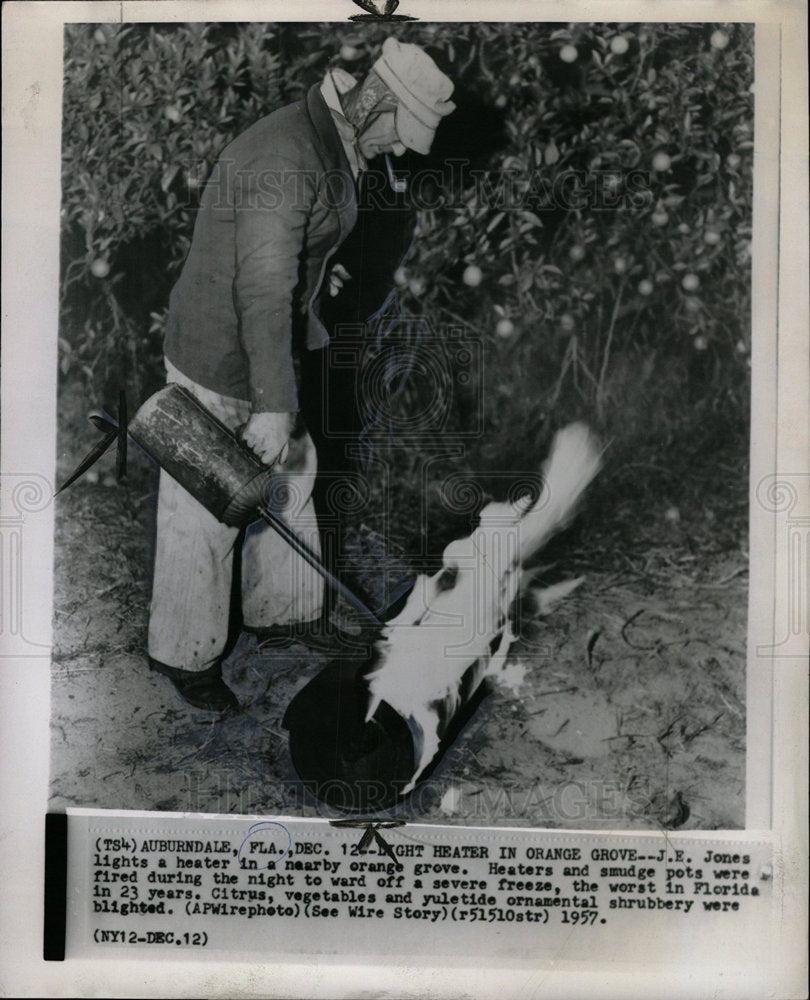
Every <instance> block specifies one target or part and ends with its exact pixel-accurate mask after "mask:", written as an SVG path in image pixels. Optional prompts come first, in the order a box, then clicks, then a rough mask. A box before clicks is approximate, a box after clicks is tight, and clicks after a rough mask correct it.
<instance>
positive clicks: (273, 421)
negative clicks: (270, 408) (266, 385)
mask: <svg viewBox="0 0 810 1000" xmlns="http://www.w3.org/2000/svg"><path fill="white" fill-rule="evenodd" d="M292 420H293V415H292V414H290V413H251V415H250V419H249V420H248V422H247V423H246V424H245V426H244V427H243V428H242V440H243V441H244V442H245V444H246V445H247V446H248V447H249V448H250V449H251V450H252V451H254V452H255V453H256V454H257V455H258V456H259V458H260V459H261V460H262V461H263V462H264V463H265V465H283V464H284V463H285V462H286V461H287V455H288V454H289V450H290V446H289V440H290V433H291V431H292Z"/></svg>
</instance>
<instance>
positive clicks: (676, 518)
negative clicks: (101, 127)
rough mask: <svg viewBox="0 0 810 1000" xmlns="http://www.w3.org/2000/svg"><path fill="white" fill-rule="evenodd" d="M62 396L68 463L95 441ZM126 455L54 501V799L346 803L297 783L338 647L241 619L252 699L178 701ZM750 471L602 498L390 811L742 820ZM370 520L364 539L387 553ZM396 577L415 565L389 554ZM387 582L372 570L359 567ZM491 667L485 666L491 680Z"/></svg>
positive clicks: (284, 805) (244, 676)
mask: <svg viewBox="0 0 810 1000" xmlns="http://www.w3.org/2000/svg"><path fill="white" fill-rule="evenodd" d="M82 405H83V404H82V403H81V402H80V401H79V400H78V399H77V398H73V397H71V398H67V399H66V400H65V401H63V412H68V413H70V414H71V417H70V419H67V420H63V424H62V426H63V431H62V433H63V438H62V441H61V442H60V463H59V477H60V481H61V480H62V479H64V478H65V476H66V474H67V473H68V472H69V471H70V470H71V468H72V466H73V465H75V464H76V462H77V461H78V459H79V457H81V455H82V453H83V452H84V451H85V450H86V449H87V447H88V443H92V442H93V441H94V440H95V437H94V434H95V432H94V431H93V428H92V427H90V426H89V425H86V426H85V424H84V422H83V414H82V413H81V412H80V411H81V406H82ZM133 459H134V460H133V461H132V462H131V471H130V475H129V477H128V478H127V480H125V482H124V483H122V484H116V483H115V480H114V477H113V476H112V468H113V459H112V456H111V455H109V456H105V459H103V460H102V462H101V463H100V464H99V465H98V466H97V467H96V470H94V471H97V473H98V481H97V482H92V480H93V479H95V478H96V477H95V476H94V475H92V474H91V475H90V477H89V480H88V477H87V476H85V477H83V479H81V480H80V481H78V482H77V483H76V484H75V485H74V486H72V487H71V488H70V489H68V490H67V491H66V492H65V493H63V494H61V495H60V496H59V498H58V499H57V501H56V503H57V527H56V532H57V535H56V545H57V547H56V553H57V554H56V567H55V594H54V614H55V629H54V636H55V640H54V642H55V648H54V654H53V689H52V690H53V698H52V709H51V717H52V742H51V799H52V801H51V806H52V808H53V809H57V810H58V809H60V808H63V807H66V806H73V805H79V806H93V807H99V808H108V809H116V810H121V809H156V810H167V811H175V810H177V811H192V812H216V813H247V814H263V815H264V814H286V815H304V816H307V815H310V816H311V815H322V816H323V815H331V816H335V815H337V814H336V813H335V812H334V811H331V812H330V811H329V810H328V809H327V807H325V806H323V805H322V804H320V803H318V802H317V801H316V800H314V799H313V798H312V797H311V796H310V795H309V793H307V792H306V791H305V790H304V789H303V788H302V786H301V785H300V783H299V782H298V780H297V778H296V775H295V772H294V769H293V766H292V763H291V760H290V756H289V751H288V747H287V734H286V732H285V730H284V729H283V727H282V717H283V715H284V711H285V708H286V706H287V705H288V704H289V702H290V700H291V698H292V697H293V696H294V694H295V693H296V692H297V691H298V690H300V689H301V687H303V686H304V684H305V683H306V682H307V681H308V680H309V679H310V678H311V677H312V676H313V675H314V674H315V673H317V672H318V671H319V670H320V669H321V668H322V667H323V666H324V664H325V663H326V662H327V660H326V657H324V656H321V655H318V654H315V653H311V652H308V651H307V650H305V649H304V648H303V647H300V646H293V647H290V648H288V649H286V650H281V651H278V650H275V651H262V650H259V649H258V648H257V645H256V640H255V639H254V638H251V637H248V636H246V635H242V636H241V638H240V640H239V642H238V644H237V646H236V648H235V649H234V651H233V653H232V654H231V656H230V658H229V659H228V661H227V663H226V666H225V676H226V679H227V681H228V683H229V684H230V685H231V686H232V687H233V689H234V690H235V691H236V693H237V695H238V697H239V699H240V702H241V703H242V705H243V711H242V712H241V713H240V714H238V715H236V716H235V717H233V718H229V719H225V720H223V721H215V722H212V721H211V716H210V715H208V714H206V713H201V712H197V711H196V710H194V709H193V708H191V707H189V706H188V705H186V703H185V702H184V701H182V700H181V699H180V697H179V696H178V695H177V694H176V693H175V691H174V689H173V688H172V686H171V685H170V684H169V683H168V682H167V681H166V680H165V679H163V678H161V677H159V676H157V675H155V674H153V673H150V671H149V670H148V667H147V662H146V655H145V637H146V621H147V612H148V602H149V587H150V584H149V575H150V561H151V552H150V549H151V537H152V531H153V520H154V500H155V493H156V486H157V477H156V474H155V471H154V469H153V468H151V467H150V466H149V464H148V463H147V462H146V461H145V460H144V459H143V457H142V456H141V457H140V458H139V457H138V456H133ZM746 495H747V488H746V472H745V467H744V462H741V461H737V460H736V456H735V455H733V454H719V453H718V454H715V455H705V456H704V460H703V463H702V466H701V467H697V466H693V467H692V469H691V481H690V482H689V483H687V484H686V485H684V484H683V482H681V484H680V485H679V487H678V489H677V492H674V497H675V498H676V499H677V506H676V505H674V504H673V502H672V501H673V494H668V493H667V491H666V490H661V491H659V492H658V493H655V494H649V493H648V494H643V493H642V492H638V493H637V494H636V495H635V496H631V495H629V494H628V495H627V496H626V497H625V498H624V499H622V500H621V501H617V502H614V503H611V504H610V505H607V504H605V503H603V505H602V507H601V509H600V511H599V514H598V516H597V517H595V518H594V519H592V520H591V522H590V526H589V527H586V528H584V529H582V528H580V529H575V530H573V531H572V532H569V533H568V535H567V536H566V537H565V538H563V539H562V540H561V543H560V544H558V545H557V546H556V548H555V552H554V557H555V558H556V559H558V560H559V562H560V563H561V564H562V572H563V573H564V575H565V576H566V577H572V576H576V575H580V574H582V573H584V574H585V575H586V581H585V583H584V584H583V585H582V586H581V587H580V589H579V590H577V591H576V592H575V593H574V594H573V595H572V596H571V597H569V598H568V599H567V600H566V601H565V602H564V603H563V604H562V605H561V606H560V607H559V608H558V609H557V610H555V611H554V612H553V613H552V615H551V616H549V617H548V618H545V619H543V620H542V622H539V623H538V624H536V625H535V626H534V627H533V628H532V629H530V630H529V631H530V632H531V637H529V635H528V633H527V635H526V637H524V638H523V639H521V640H519V641H518V642H517V643H515V644H514V645H513V647H512V652H511V655H510V659H509V661H508V668H507V670H506V671H505V674H504V676H503V678H502V680H501V681H500V682H499V683H498V684H497V685H496V684H493V685H492V686H491V687H490V689H489V691H488V694H487V695H486V697H485V698H484V699H483V700H482V702H481V704H480V706H479V707H478V709H477V711H476V712H475V714H474V715H473V717H472V719H471V720H470V722H469V723H468V724H467V726H466V728H465V729H464V730H463V732H462V733H461V735H460V736H459V737H458V739H457V740H456V741H455V743H454V744H453V745H452V746H450V747H449V748H448V749H447V752H446V753H445V755H444V757H443V759H442V761H441V763H440V764H439V766H438V767H437V768H436V769H435V771H434V772H433V774H432V775H431V776H430V778H429V780H427V781H426V782H424V783H423V784H421V785H420V786H419V787H418V788H417V790H416V791H415V792H414V794H413V795H412V796H410V797H409V798H408V799H407V800H405V801H404V802H402V803H401V804H400V805H399V806H397V807H396V808H395V809H394V810H391V811H390V813H389V815H392V816H394V817H396V818H401V819H407V820H413V821H421V822H441V823H461V824H465V825H507V826H535V827H562V828H578V829H599V828H608V829H649V828H661V827H664V828H683V829H714V828H740V827H742V826H743V825H744V804H745V773H744V760H745V704H744V694H745V636H746V602H747V555H746V553H745V548H746V539H745V529H746V509H747V508H746V503H745V497H746ZM391 550H392V546H391V545H390V544H388V545H386V544H385V542H384V540H383V539H382V538H381V537H380V536H379V534H378V533H377V532H376V531H375V530H374V526H373V525H368V524H359V525H357V526H356V530H355V531H354V534H353V551H354V552H355V553H356V559H357V565H358V567H359V568H360V576H361V577H362V575H363V574H362V566H363V564H364V563H368V562H369V559H368V556H369V555H370V554H374V555H375V557H378V556H379V555H380V554H381V553H384V552H386V551H387V552H391ZM387 559H388V562H389V563H390V570H391V577H392V578H405V577H407V576H408V574H409V572H410V568H409V566H408V560H407V558H406V555H405V553H404V552H403V553H401V554H400V555H396V556H388V557H387ZM363 582H364V583H365V585H366V587H367V589H369V590H371V591H375V590H376V591H377V592H378V594H379V589H380V583H379V580H374V579H369V578H366V579H364V581H363ZM488 683H489V682H488Z"/></svg>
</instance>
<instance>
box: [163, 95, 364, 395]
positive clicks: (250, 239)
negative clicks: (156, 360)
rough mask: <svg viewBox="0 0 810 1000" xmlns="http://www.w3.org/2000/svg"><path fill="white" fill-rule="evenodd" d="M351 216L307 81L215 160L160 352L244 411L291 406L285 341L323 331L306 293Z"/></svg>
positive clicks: (342, 159) (336, 146)
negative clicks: (304, 90) (303, 90)
mask: <svg viewBox="0 0 810 1000" xmlns="http://www.w3.org/2000/svg"><path fill="white" fill-rule="evenodd" d="M356 219H357V204H356V196H355V187H354V179H353V177H352V174H351V169H350V167H349V163H348V160H347V159H346V154H345V152H344V151H343V146H342V144H341V141H340V137H339V136H338V133H337V130H336V128H335V126H334V123H333V121H332V115H331V113H330V111H329V108H328V107H327V105H326V102H325V101H324V99H323V97H322V95H321V93H320V89H319V87H318V86H314V87H313V88H312V89H311V90H310V91H309V93H308V95H307V97H306V100H304V101H298V102H296V103H295V104H291V105H289V106H287V107H284V108H281V109H280V110H278V111H275V112H273V114H271V115H268V116H267V117H266V118H262V119H261V120H260V121H258V122H256V124H255V125H252V126H251V127H250V128H249V129H247V130H246V131H245V132H243V133H242V134H241V135H240V136H238V137H237V138H236V139H234V141H233V142H232V143H230V144H229V145H228V146H227V147H226V148H225V150H224V151H223V152H222V155H221V156H220V158H219V160H218V161H217V163H216V165H215V167H214V170H213V172H212V174H211V177H210V179H209V181H208V183H207V185H206V187H205V191H204V192H203V196H202V200H201V203H200V208H199V211H198V214H197V221H196V224H195V226H194V237H193V240H192V244H191V249H190V251H189V255H188V258H187V259H186V262H185V264H184V266H183V271H182V274H181V275H180V279H179V280H178V282H177V284H176V285H175V287H174V288H173V290H172V293H171V297H170V299H169V317H168V323H167V328H166V340H165V353H166V356H167V357H168V358H169V360H170V361H172V363H173V364H174V365H176V366H177V368H179V369H180V370H181V371H182V372H183V373H184V374H186V375H188V376H189V377H191V378H192V379H194V381H195V382H199V383H200V384H201V385H203V386H205V387H206V388H208V389H213V390H214V391H215V392H219V393H222V394H223V395H226V396H234V397H236V398H238V399H248V400H250V403H251V407H252V409H253V410H254V412H261V411H273V412H283V411H292V410H296V409H297V408H298V393H297V388H296V380H295V372H294V366H293V347H294V344H295V343H296V341H300V343H301V345H302V346H306V347H307V348H309V349H310V350H313V349H315V348H318V347H323V346H324V345H325V344H326V343H327V342H328V340H329V336H328V333H327V331H326V328H325V327H324V325H323V323H322V322H321V320H320V318H319V316H318V314H317V312H316V308H317V303H316V300H317V297H318V294H319V291H320V289H321V286H322V285H323V283H324V275H325V274H326V271H327V264H328V260H329V258H330V256H331V255H332V254H333V253H334V251H335V250H336V249H337V248H338V247H339V246H340V244H341V243H342V242H343V240H344V239H345V238H346V237H347V236H348V234H349V233H350V232H351V230H352V228H353V227H354V224H355V222H356Z"/></svg>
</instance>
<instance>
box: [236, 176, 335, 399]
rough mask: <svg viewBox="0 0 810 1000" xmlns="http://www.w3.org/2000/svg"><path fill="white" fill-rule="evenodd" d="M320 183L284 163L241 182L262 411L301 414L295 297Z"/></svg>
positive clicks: (244, 310) (245, 333) (245, 308)
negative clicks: (295, 349) (296, 368)
mask: <svg viewBox="0 0 810 1000" xmlns="http://www.w3.org/2000/svg"><path fill="white" fill-rule="evenodd" d="M314 180H315V179H314V175H313V174H311V173H310V174H307V173H306V172H304V171H301V170H300V169H297V168H296V167H295V166H294V164H292V163H290V162H289V161H286V160H283V159H281V158H273V160H272V161H268V160H264V161H261V166H256V167H251V168H247V169H243V170H241V171H240V172H239V174H238V176H237V178H236V179H235V183H234V209H235V218H236V273H235V277H234V284H233V293H234V305H235V307H236V312H237V316H238V317H239V330H240V337H241V341H242V346H243V347H244V350H245V353H246V354H247V358H248V366H249V382H250V403H251V408H252V409H253V411H254V413H266V412H275V413H279V412H285V413H289V412H292V411H294V410H297V409H298V392H297V388H296V384H295V372H294V369H293V360H292V310H293V292H294V290H295V287H296V285H297V284H298V279H299V265H300V258H301V253H302V251H303V247H304V241H305V236H306V231H307V225H308V223H309V218H310V213H311V211H312V206H313V204H314V201H315V183H314Z"/></svg>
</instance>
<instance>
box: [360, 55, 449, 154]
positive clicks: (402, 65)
mask: <svg viewBox="0 0 810 1000" xmlns="http://www.w3.org/2000/svg"><path fill="white" fill-rule="evenodd" d="M371 68H372V69H373V70H374V72H375V73H376V74H377V75H378V76H379V77H380V78H381V79H382V80H383V81H385V83H386V85H387V86H388V87H389V89H390V90H391V91H392V92H393V93H394V94H395V95H396V97H397V110H396V126H397V134H398V135H399V138H400V139H401V140H402V142H403V143H404V144H405V145H406V146H408V147H409V148H410V149H413V150H415V151H416V152H417V153H423V154H424V153H429V152H430V146H431V143H432V142H433V136H434V134H435V132H436V126H437V125H438V124H439V122H440V121H441V120H442V118H443V117H444V116H445V115H449V114H450V112H451V111H454V110H455V107H456V106H455V104H453V102H452V101H451V100H450V99H449V98H450V95H451V94H452V93H453V81H452V80H451V79H450V78H449V77H448V76H445V74H444V73H442V71H441V70H440V69H439V67H438V66H437V65H436V63H435V62H434V61H433V60H432V59H431V58H430V56H429V55H428V54H427V52H425V51H424V50H423V49H420V48H419V46H418V45H409V44H407V43H405V42H398V41H397V40H396V39H395V38H386V40H385V42H384V43H383V47H382V55H381V56H380V58H379V59H378V60H377V61H376V62H375V63H374V65H373V66H372V67H371Z"/></svg>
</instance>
